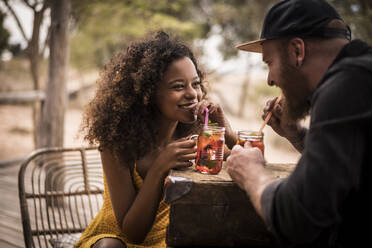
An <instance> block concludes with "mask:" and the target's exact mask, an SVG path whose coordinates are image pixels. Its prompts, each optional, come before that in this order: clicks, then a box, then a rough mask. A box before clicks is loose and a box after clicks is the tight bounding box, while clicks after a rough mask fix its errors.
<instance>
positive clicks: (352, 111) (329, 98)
mask: <svg viewBox="0 0 372 248" xmlns="http://www.w3.org/2000/svg"><path fill="white" fill-rule="evenodd" d="M371 168H372V47H370V46H368V45H367V44H366V43H364V42H362V41H360V40H354V41H352V42H350V43H349V44H347V45H346V46H345V47H344V48H343V49H342V50H341V52H340V53H339V55H338V56H337V57H336V59H335V61H334V62H333V64H332V65H331V66H330V68H329V69H328V71H327V72H326V74H325V75H324V77H323V78H322V80H321V82H320V83H319V85H318V87H317V89H316V90H315V92H314V93H313V95H312V98H311V121H310V127H309V131H308V133H307V135H306V138H305V149H304V151H303V153H302V156H301V159H300V160H299V162H298V164H297V166H296V168H295V170H294V171H293V173H292V174H291V175H290V176H289V177H288V178H286V179H283V180H281V181H277V182H274V183H272V184H271V185H269V186H268V187H267V188H266V189H265V191H264V193H263V196H262V199H261V203H262V208H263V214H264V219H265V222H266V223H267V225H268V228H269V230H270V231H272V233H273V234H274V235H275V236H276V237H277V240H278V243H279V244H280V246H283V247H363V246H362V244H368V243H370V235H371V234H370V230H371V225H372V218H371V215H372V204H371V202H372V201H371V200H370V199H369V198H371V197H372V185H371V182H372V171H371Z"/></svg>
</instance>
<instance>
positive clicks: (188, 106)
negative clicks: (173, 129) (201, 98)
mask: <svg viewBox="0 0 372 248" xmlns="http://www.w3.org/2000/svg"><path fill="white" fill-rule="evenodd" d="M196 104H197V102H194V103H186V104H180V105H178V106H179V107H180V108H182V109H186V110H191V109H193V108H195V107H196Z"/></svg>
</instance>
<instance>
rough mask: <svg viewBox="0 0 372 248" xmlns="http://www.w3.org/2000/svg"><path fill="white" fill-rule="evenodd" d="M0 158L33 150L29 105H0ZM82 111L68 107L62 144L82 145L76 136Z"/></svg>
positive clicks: (30, 109)
mask: <svg viewBox="0 0 372 248" xmlns="http://www.w3.org/2000/svg"><path fill="white" fill-rule="evenodd" d="M0 116H1V121H0V137H1V140H2V142H1V143H0V160H11V159H14V158H18V157H24V156H26V155H27V154H29V153H30V152H32V151H33V150H34V147H33V136H32V132H33V124H32V108H31V107H29V106H11V105H1V106H0ZM81 116H82V112H81V110H78V109H68V110H67V112H66V115H65V135H64V139H65V140H64V144H65V146H68V147H75V146H81V145H84V143H83V141H82V139H81V138H79V137H78V134H79V126H80V122H81Z"/></svg>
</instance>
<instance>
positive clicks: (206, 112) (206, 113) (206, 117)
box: [204, 108, 209, 126]
mask: <svg viewBox="0 0 372 248" xmlns="http://www.w3.org/2000/svg"><path fill="white" fill-rule="evenodd" d="M208 113H209V109H208V108H205V119H204V126H208Z"/></svg>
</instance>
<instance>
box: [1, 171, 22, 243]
mask: <svg viewBox="0 0 372 248" xmlns="http://www.w3.org/2000/svg"><path fill="white" fill-rule="evenodd" d="M19 167H20V165H13V166H9V167H0V195H1V200H0V247H1V248H18V247H24V246H25V245H24V242H23V231H22V221H21V215H20V207H19V200H18V185H17V174H18V170H19Z"/></svg>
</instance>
